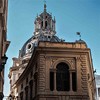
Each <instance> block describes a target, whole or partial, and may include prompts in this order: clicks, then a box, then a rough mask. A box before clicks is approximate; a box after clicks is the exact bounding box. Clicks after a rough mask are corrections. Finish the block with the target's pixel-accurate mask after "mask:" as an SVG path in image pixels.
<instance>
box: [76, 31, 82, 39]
mask: <svg viewBox="0 0 100 100" xmlns="http://www.w3.org/2000/svg"><path fill="white" fill-rule="evenodd" d="M76 34H77V35H78V36H79V40H81V33H80V32H76Z"/></svg>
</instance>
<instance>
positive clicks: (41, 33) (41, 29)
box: [19, 4, 61, 58]
mask: <svg viewBox="0 0 100 100" xmlns="http://www.w3.org/2000/svg"><path fill="white" fill-rule="evenodd" d="M55 23H56V21H55V18H54V19H52V15H51V14H49V13H48V12H47V11H46V4H44V11H43V12H42V13H41V14H40V15H39V16H37V18H36V19H35V23H34V24H35V31H34V36H32V37H31V38H30V39H29V40H27V42H26V43H25V44H24V45H23V47H22V49H21V50H20V54H19V57H25V58H26V57H29V58H30V56H31V55H32V52H33V50H34V47H37V46H38V42H39V41H50V42H61V39H59V38H58V37H57V36H55V34H56V31H55Z"/></svg>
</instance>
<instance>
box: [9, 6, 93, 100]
mask: <svg viewBox="0 0 100 100" xmlns="http://www.w3.org/2000/svg"><path fill="white" fill-rule="evenodd" d="M34 24H35V31H34V35H33V36H32V37H31V38H30V39H29V40H28V41H27V42H26V43H25V44H24V45H23V47H22V49H21V50H20V52H19V57H18V58H13V66H12V67H11V68H10V73H9V78H10V88H11V89H10V91H11V92H10V96H12V98H14V99H15V100H95V99H94V98H95V96H94V94H95V81H94V73H93V65H92V58H91V52H90V48H88V46H87V44H86V42H85V41H83V40H81V39H80V40H77V41H75V42H65V41H63V40H62V39H59V38H58V37H57V36H56V29H55V24H56V20H55V18H52V15H51V14H49V13H48V12H47V9H46V4H44V10H43V12H42V13H41V14H40V15H39V16H37V18H36V19H35V22H34Z"/></svg>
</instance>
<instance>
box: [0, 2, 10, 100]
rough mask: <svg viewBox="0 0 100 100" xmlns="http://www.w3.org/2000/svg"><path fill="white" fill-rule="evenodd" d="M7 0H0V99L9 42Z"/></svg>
mask: <svg viewBox="0 0 100 100" xmlns="http://www.w3.org/2000/svg"><path fill="white" fill-rule="evenodd" d="M7 11H8V0H0V100H2V99H3V96H4V95H3V85H4V66H5V63H6V60H7V57H6V51H7V48H8V46H9V44H10V42H9V41H7Z"/></svg>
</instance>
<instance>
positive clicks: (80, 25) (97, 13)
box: [4, 0, 100, 96]
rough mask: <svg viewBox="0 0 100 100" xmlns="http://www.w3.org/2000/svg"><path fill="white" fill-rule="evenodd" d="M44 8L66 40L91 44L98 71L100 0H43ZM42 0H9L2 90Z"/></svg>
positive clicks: (7, 86) (60, 35) (7, 87)
mask: <svg viewBox="0 0 100 100" xmlns="http://www.w3.org/2000/svg"><path fill="white" fill-rule="evenodd" d="M46 4H47V11H48V12H50V13H52V16H55V18H56V32H57V34H56V35H57V36H58V37H59V38H62V39H65V40H66V42H70V41H71V42H74V41H75V40H77V39H79V37H78V36H77V35H76V32H81V35H82V39H83V40H84V41H86V43H87V45H88V47H89V48H91V52H92V58H93V65H94V68H95V69H97V74H100V57H99V56H100V0H46ZM43 5H44V0H8V31H7V38H8V40H10V41H11V44H10V47H9V49H8V51H7V56H8V57H9V59H8V61H7V64H6V67H5V88H4V94H5V96H8V94H9V79H8V73H9V68H10V67H11V66H12V57H18V54H19V50H20V49H21V48H22V46H23V44H24V43H25V42H26V41H27V40H28V39H29V38H30V37H31V36H32V35H33V32H34V20H35V18H36V16H37V14H40V13H41V12H42V11H43Z"/></svg>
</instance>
